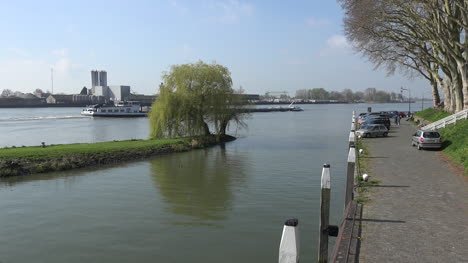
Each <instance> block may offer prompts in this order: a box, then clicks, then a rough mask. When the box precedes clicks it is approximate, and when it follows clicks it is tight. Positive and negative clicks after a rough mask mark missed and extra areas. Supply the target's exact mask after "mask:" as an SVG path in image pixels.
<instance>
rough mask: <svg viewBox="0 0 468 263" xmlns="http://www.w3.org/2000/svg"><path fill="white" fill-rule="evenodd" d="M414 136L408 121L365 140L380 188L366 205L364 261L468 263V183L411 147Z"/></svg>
mask: <svg viewBox="0 0 468 263" xmlns="http://www.w3.org/2000/svg"><path fill="white" fill-rule="evenodd" d="M392 125H393V124H392ZM414 131H415V128H414V127H413V126H412V125H410V124H409V123H407V122H406V121H402V122H401V125H400V126H392V128H391V131H390V134H389V137H387V138H369V139H365V142H364V143H365V144H366V145H367V147H368V149H369V153H370V154H369V155H370V156H369V157H368V158H369V159H370V162H369V164H370V169H371V172H370V174H371V176H372V179H376V180H379V181H380V184H379V185H378V186H375V187H372V189H371V192H372V193H371V194H370V199H371V201H369V202H368V203H367V204H365V205H364V210H363V215H362V234H361V237H362V239H361V241H362V243H361V249H360V258H359V259H360V262H364V263H371V262H372V263H373V262H444V263H445V262H468V180H467V178H466V177H465V178H464V177H463V176H457V175H455V174H454V173H452V172H451V170H450V168H449V166H448V165H447V164H446V163H445V162H443V161H441V160H440V159H439V157H438V156H437V151H434V150H427V151H426V150H421V151H418V150H417V149H416V148H415V147H411V135H412V134H413V133H414Z"/></svg>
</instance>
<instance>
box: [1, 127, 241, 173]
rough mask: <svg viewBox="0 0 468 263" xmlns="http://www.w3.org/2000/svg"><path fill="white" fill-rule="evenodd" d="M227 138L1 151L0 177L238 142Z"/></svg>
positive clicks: (89, 144) (19, 148)
mask: <svg viewBox="0 0 468 263" xmlns="http://www.w3.org/2000/svg"><path fill="white" fill-rule="evenodd" d="M234 139H235V137H232V136H229V135H226V136H224V137H221V138H218V137H215V136H207V137H190V138H179V139H161V140H128V141H112V142H100V143H77V144H60V145H44V146H31V147H8V148H2V149H0V177H8V176H20V175H27V174H34V173H47V172H53V171H64V170H70V169H77V168H83V167H89V166H96V165H105V164H112V163H121V162H125V161H131V160H136V159H141V158H146V157H151V156H155V155H160V154H167V153H172V152H183V151H189V150H191V149H200V148H205V147H209V146H212V145H216V144H218V143H222V142H227V141H232V140H234Z"/></svg>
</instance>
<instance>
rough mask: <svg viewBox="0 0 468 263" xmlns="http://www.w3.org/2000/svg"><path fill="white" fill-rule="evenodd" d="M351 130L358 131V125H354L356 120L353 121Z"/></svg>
mask: <svg viewBox="0 0 468 263" xmlns="http://www.w3.org/2000/svg"><path fill="white" fill-rule="evenodd" d="M351 131H352V132H355V131H356V125H354V122H353V123H351Z"/></svg>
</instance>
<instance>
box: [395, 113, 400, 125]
mask: <svg viewBox="0 0 468 263" xmlns="http://www.w3.org/2000/svg"><path fill="white" fill-rule="evenodd" d="M399 116H400V115H398V114H397V115H395V125H398V117H399Z"/></svg>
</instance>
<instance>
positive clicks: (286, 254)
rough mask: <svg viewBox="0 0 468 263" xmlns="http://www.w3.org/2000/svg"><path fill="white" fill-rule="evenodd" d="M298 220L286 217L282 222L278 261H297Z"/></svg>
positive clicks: (295, 262)
mask: <svg viewBox="0 0 468 263" xmlns="http://www.w3.org/2000/svg"><path fill="white" fill-rule="evenodd" d="M298 224H299V220H297V219H288V220H286V222H285V223H284V227H283V235H282V236H281V243H280V247H279V261H278V262H279V263H297V262H299V252H300V246H299V226H298Z"/></svg>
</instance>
